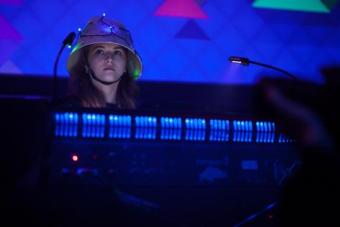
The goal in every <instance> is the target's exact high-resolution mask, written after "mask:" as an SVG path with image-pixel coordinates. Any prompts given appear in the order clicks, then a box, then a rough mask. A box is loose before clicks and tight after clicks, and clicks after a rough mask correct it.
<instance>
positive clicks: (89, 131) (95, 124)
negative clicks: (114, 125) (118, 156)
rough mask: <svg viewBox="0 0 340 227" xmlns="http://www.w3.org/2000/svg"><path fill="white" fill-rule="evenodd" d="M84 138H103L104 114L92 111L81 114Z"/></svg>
mask: <svg viewBox="0 0 340 227" xmlns="http://www.w3.org/2000/svg"><path fill="white" fill-rule="evenodd" d="M82 123H83V130H82V136H83V137H84V138H104V134H105V115H104V114H94V113H92V114H91V113H83V114H82Z"/></svg>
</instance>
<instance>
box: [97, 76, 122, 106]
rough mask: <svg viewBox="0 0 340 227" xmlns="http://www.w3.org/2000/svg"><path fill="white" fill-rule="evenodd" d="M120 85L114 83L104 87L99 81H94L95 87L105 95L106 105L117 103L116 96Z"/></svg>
mask: <svg viewBox="0 0 340 227" xmlns="http://www.w3.org/2000/svg"><path fill="white" fill-rule="evenodd" d="M118 84H119V82H117V83H114V84H111V85H104V84H102V83H99V82H97V81H94V85H95V87H96V88H97V89H98V90H99V91H101V93H102V94H103V95H104V99H105V102H106V103H113V104H115V103H116V94H117V90H118Z"/></svg>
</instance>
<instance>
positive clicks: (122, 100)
mask: <svg viewBox="0 0 340 227" xmlns="http://www.w3.org/2000/svg"><path fill="white" fill-rule="evenodd" d="M88 49H89V48H88V47H85V48H83V50H81V51H82V53H81V54H80V55H79V59H78V62H77V64H75V65H74V67H73V68H72V69H71V71H70V80H69V86H68V95H69V96H73V97H76V98H77V99H79V100H80V102H81V106H83V107H91V108H105V107H106V101H105V98H104V95H103V94H102V92H101V91H100V90H98V89H97V88H96V87H95V86H94V85H93V83H92V81H91V76H90V74H89V73H88V72H86V70H85V65H87V64H88V63H87V57H86V56H87V51H88ZM129 73H131V72H128V71H127V73H124V74H123V75H122V77H121V80H120V81H119V84H118V88H117V94H116V104H117V107H118V108H120V109H135V108H136V104H135V97H136V95H137V93H138V86H137V84H136V82H135V80H134V79H133V78H132V76H130V75H129Z"/></svg>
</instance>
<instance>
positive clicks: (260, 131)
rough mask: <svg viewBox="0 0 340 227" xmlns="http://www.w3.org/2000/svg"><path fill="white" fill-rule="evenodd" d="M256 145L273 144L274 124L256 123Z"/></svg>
mask: <svg viewBox="0 0 340 227" xmlns="http://www.w3.org/2000/svg"><path fill="white" fill-rule="evenodd" d="M255 125H256V143H274V140H275V123H274V122H270V121H257V122H256V123H255Z"/></svg>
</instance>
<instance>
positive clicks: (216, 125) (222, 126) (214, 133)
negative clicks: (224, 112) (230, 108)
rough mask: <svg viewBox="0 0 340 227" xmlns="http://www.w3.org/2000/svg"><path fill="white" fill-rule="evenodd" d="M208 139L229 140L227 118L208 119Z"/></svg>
mask: <svg viewBox="0 0 340 227" xmlns="http://www.w3.org/2000/svg"><path fill="white" fill-rule="evenodd" d="M209 122H210V136H209V140H210V141H229V130H230V122H229V120H217V119H211V120H210V121H209Z"/></svg>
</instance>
